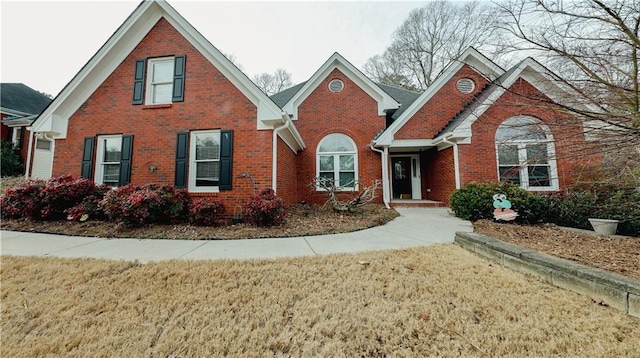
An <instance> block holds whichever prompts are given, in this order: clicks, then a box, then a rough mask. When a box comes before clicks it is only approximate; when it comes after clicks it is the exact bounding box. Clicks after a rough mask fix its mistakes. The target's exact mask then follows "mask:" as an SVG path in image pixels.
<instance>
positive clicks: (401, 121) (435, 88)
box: [376, 47, 505, 145]
mask: <svg viewBox="0 0 640 358" xmlns="http://www.w3.org/2000/svg"><path fill="white" fill-rule="evenodd" d="M464 65H468V66H470V67H471V68H472V69H474V70H475V71H476V72H478V73H479V74H481V75H482V76H484V77H485V78H487V79H489V80H493V79H495V78H497V77H499V76H501V75H502V74H503V73H504V72H505V71H504V70H503V69H502V68H501V67H500V66H498V65H496V64H495V63H494V62H493V61H491V60H489V59H488V58H487V57H485V56H484V55H482V54H481V53H480V52H478V51H477V50H476V49H474V48H473V47H469V48H468V49H467V50H465V51H464V52H463V53H462V55H460V57H458V59H457V60H455V61H453V62H451V63H450V64H449V65H448V66H447V68H446V69H445V70H444V71H443V72H442V74H441V75H440V76H438V78H436V80H435V81H434V82H433V83H432V84H431V86H429V88H427V90H426V91H424V92H423V93H422V94H421V95H420V97H418V99H416V100H415V101H414V102H413V103H412V104H411V106H409V107H408V108H407V109H406V110H405V111H404V113H402V115H401V116H400V117H398V119H396V120H395V121H394V122H393V123H392V124H391V125H390V126H389V128H387V129H386V130H385V131H384V133H382V135H380V137H379V138H378V139H377V140H376V144H377V145H390V144H391V142H392V141H393V137H394V135H395V134H396V133H397V132H398V131H399V130H400V128H402V126H404V125H405V124H406V123H407V122H408V121H409V119H411V118H412V117H413V116H414V115H415V114H416V113H417V112H418V111H419V110H420V109H421V108H422V107H423V106H424V105H425V104H427V102H429V100H430V99H431V98H432V97H433V96H434V95H435V94H436V93H438V92H439V91H440V90H441V89H442V87H443V86H444V85H445V84H446V83H447V82H449V80H450V79H451V78H453V76H454V75H455V74H456V73H458V71H460V69H462V67H463V66H464ZM485 71H486V72H485Z"/></svg>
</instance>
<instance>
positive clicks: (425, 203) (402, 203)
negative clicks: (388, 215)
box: [390, 199, 447, 208]
mask: <svg viewBox="0 0 640 358" xmlns="http://www.w3.org/2000/svg"><path fill="white" fill-rule="evenodd" d="M390 204H391V206H393V207H401V208H407V207H411V208H434V207H445V206H447V205H446V204H445V203H443V202H441V201H434V200H412V199H393V200H391V203H390Z"/></svg>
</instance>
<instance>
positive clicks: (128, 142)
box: [118, 135, 133, 186]
mask: <svg viewBox="0 0 640 358" xmlns="http://www.w3.org/2000/svg"><path fill="white" fill-rule="evenodd" d="M132 154H133V136H132V135H123V136H122V151H121V158H120V180H119V183H118V184H119V185H120V186H122V185H127V184H129V182H130V181H131V155H132Z"/></svg>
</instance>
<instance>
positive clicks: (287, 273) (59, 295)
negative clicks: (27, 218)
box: [0, 245, 640, 357]
mask: <svg viewBox="0 0 640 358" xmlns="http://www.w3.org/2000/svg"><path fill="white" fill-rule="evenodd" d="M1 275H2V276H1V278H2V287H1V289H0V292H1V300H2V302H1V303H2V304H1V310H2V332H1V339H2V342H1V343H2V345H1V350H0V356H2V357H32V356H56V357H58V356H70V357H210V356H234V357H264V356H303V357H314V356H323V357H341V356H347V357H360V356H363V357H381V356H399V357H403V356H404V357H423V356H441V357H479V356H491V357H549V356H560V357H587V356H588V357H625V356H626V357H638V354H639V352H640V320H639V319H637V318H633V317H631V316H627V315H625V314H624V313H622V312H619V311H617V310H614V309H612V308H609V307H603V306H599V305H597V304H596V303H594V302H592V301H591V300H590V299H589V298H587V297H585V296H581V295H578V294H575V293H572V292H568V291H564V290H560V289H557V288H554V287H552V286H549V285H547V284H545V283H542V282H541V281H538V280H537V279H535V278H532V277H529V276H525V275H522V274H519V273H515V272H512V271H510V270H508V269H505V268H502V267H500V266H498V265H495V264H493V263H491V262H489V261H486V260H484V259H482V258H479V257H476V256H474V255H473V254H471V253H469V252H467V251H466V250H464V249H462V248H459V247H457V246H454V245H439V246H431V247H425V248H418V249H411V250H400V251H381V252H373V253H364V254H358V255H332V256H320V257H311V258H294V259H279V260H262V261H209V262H207V261H193V262H190V261H171V262H162V263H149V264H138V263H131V262H116V261H101V260H90V259H73V260H65V259H56V258H17V257H6V256H5V257H2V262H1Z"/></svg>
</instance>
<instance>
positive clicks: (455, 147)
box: [434, 132, 460, 189]
mask: <svg viewBox="0 0 640 358" xmlns="http://www.w3.org/2000/svg"><path fill="white" fill-rule="evenodd" d="M451 137H453V132H449V133H447V134H445V135H444V136H443V137H441V138H442V139H441V140H440V141H439V142H442V143H447V144H451V146H452V147H453V167H454V168H455V172H456V189H460V163H459V162H458V143H455V142H452V141H450V140H449V139H450V138H451ZM434 144H435V143H434Z"/></svg>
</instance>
